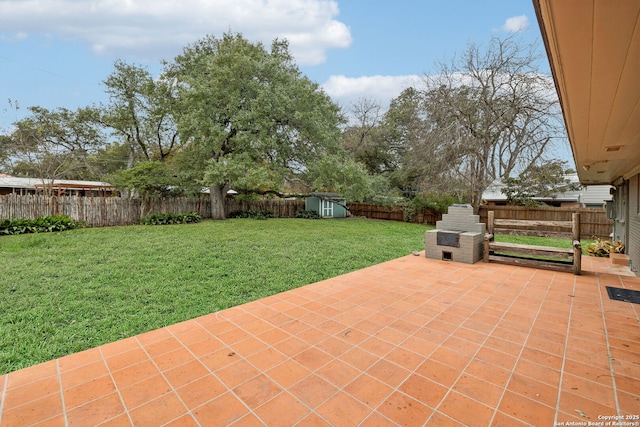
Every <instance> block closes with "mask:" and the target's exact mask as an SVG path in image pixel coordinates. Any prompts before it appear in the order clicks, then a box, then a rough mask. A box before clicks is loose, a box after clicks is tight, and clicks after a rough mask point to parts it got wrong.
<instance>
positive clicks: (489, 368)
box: [464, 359, 511, 387]
mask: <svg viewBox="0 0 640 427" xmlns="http://www.w3.org/2000/svg"><path fill="white" fill-rule="evenodd" d="M464 372H466V373H469V374H471V375H474V376H476V377H478V378H481V379H483V380H485V381H487V382H489V383H491V384H495V385H497V386H499V387H504V386H505V385H506V384H507V381H508V380H509V377H510V375H511V371H510V370H507V369H504V368H501V367H499V366H495V365H493V364H491V363H489V362H486V361H484V360H478V359H474V360H472V361H471V362H470V363H469V365H468V366H467V368H466V369H465V371H464Z"/></svg>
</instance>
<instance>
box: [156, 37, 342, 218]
mask: <svg viewBox="0 0 640 427" xmlns="http://www.w3.org/2000/svg"><path fill="white" fill-rule="evenodd" d="M165 65H166V69H165V73H164V75H163V77H162V78H163V79H164V80H166V81H171V82H174V87H175V90H176V100H177V101H176V107H175V108H176V110H175V113H174V117H175V118H176V121H177V124H178V130H179V132H180V136H181V141H182V144H183V147H182V149H181V152H180V156H179V157H178V158H177V159H176V162H175V164H176V165H178V166H180V168H181V170H182V171H183V174H185V175H186V176H188V177H189V178H190V179H191V180H192V181H193V182H194V183H197V184H199V185H202V186H204V187H208V188H209V191H210V197H211V210H212V212H211V213H212V218H214V219H223V218H224V217H225V212H224V203H223V202H224V197H225V195H226V193H227V191H228V190H229V189H231V188H232V187H233V188H234V189H237V190H251V189H260V188H263V189H264V188H265V187H271V188H278V187H280V186H281V185H282V183H283V181H284V178H285V177H287V176H290V175H292V174H301V173H303V172H304V171H305V170H306V168H307V166H308V165H309V164H310V163H311V162H314V161H317V160H319V159H321V158H323V157H324V156H325V155H327V154H331V153H335V152H336V151H337V150H339V138H340V132H339V125H340V121H341V118H340V111H339V108H338V106H336V105H335V104H334V103H333V102H332V101H331V100H330V98H329V97H328V96H327V95H326V94H325V93H324V92H323V91H322V90H321V89H320V88H319V86H318V85H317V84H316V83H314V82H312V81H311V80H309V79H308V78H306V77H304V76H303V75H302V74H301V73H300V71H299V70H298V68H297V66H296V65H295V63H294V61H293V58H292V56H291V54H290V53H289V49H288V44H287V42H286V41H281V40H275V41H273V43H272V44H271V48H270V49H267V48H265V46H263V45H262V44H261V43H255V44H254V43H251V42H249V41H248V40H246V39H245V38H243V37H242V36H241V35H240V34H233V33H227V34H224V35H223V36H222V38H216V37H213V36H207V37H205V38H203V39H201V40H199V41H197V42H196V43H194V44H192V45H190V46H187V47H186V48H185V49H184V51H183V53H182V54H181V55H179V56H177V57H176V58H175V60H174V61H173V62H169V63H167V64H165Z"/></svg>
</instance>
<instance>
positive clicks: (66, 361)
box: [58, 348, 102, 372]
mask: <svg viewBox="0 0 640 427" xmlns="http://www.w3.org/2000/svg"><path fill="white" fill-rule="evenodd" d="M95 362H102V354H101V353H100V350H99V349H98V348H92V349H90V350H85V351H81V352H80V353H74V354H71V355H69V356H65V357H62V358H60V359H59V360H58V367H59V368H60V371H61V372H65V371H70V370H73V369H76V368H78V367H80V366H84V365H88V364H90V363H95Z"/></svg>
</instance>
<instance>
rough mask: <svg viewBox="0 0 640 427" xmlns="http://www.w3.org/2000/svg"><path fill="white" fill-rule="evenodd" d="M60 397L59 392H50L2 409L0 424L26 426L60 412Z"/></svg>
mask: <svg viewBox="0 0 640 427" xmlns="http://www.w3.org/2000/svg"><path fill="white" fill-rule="evenodd" d="M62 409H63V408H62V399H61V397H60V393H55V394H50V395H49V396H47V397H44V398H42V399H37V400H29V401H26V402H24V404H23V405H20V406H14V407H13V408H11V409H3V414H2V419H0V426H2V427H5V426H6V427H13V426H27V425H30V424H35V423H38V422H41V421H44V420H47V419H49V418H51V417H54V416H56V415H58V414H62V413H63V412H62Z"/></svg>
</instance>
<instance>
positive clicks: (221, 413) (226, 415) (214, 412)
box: [193, 393, 249, 427]
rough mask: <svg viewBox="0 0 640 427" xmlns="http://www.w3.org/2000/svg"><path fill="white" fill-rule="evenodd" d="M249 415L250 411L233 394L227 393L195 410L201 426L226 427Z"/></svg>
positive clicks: (194, 412) (195, 415)
mask: <svg viewBox="0 0 640 427" xmlns="http://www.w3.org/2000/svg"><path fill="white" fill-rule="evenodd" d="M248 413H249V410H248V409H247V407H246V406H245V405H243V404H242V402H241V401H240V400H238V399H237V398H236V397H235V396H233V395H232V394H231V393H225V394H222V395H220V396H218V397H217V398H215V399H214V400H211V401H208V402H207V403H205V404H204V405H202V406H199V407H198V408H196V409H194V410H193V415H194V417H195V418H196V420H198V422H199V423H200V425H203V426H211V427H217V426H219V427H226V426H228V425H229V424H231V423H232V422H234V421H236V420H238V419H240V418H241V417H243V416H245V415H246V414H248Z"/></svg>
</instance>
